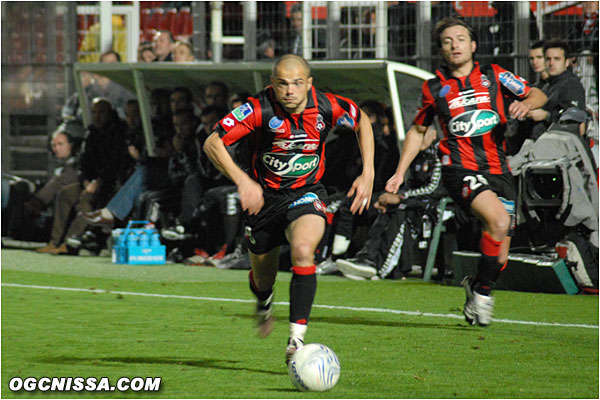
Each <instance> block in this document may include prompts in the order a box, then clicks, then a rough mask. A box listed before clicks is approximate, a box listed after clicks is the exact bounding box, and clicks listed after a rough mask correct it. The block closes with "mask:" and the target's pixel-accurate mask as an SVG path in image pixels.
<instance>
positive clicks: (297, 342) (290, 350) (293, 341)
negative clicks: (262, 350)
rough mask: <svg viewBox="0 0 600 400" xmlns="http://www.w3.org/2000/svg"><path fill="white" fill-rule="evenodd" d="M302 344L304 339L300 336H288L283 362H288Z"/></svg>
mask: <svg viewBox="0 0 600 400" xmlns="http://www.w3.org/2000/svg"><path fill="white" fill-rule="evenodd" d="M303 346H304V341H303V340H302V339H300V338H289V339H288V344H287V347H286V349H285V363H286V365H287V364H289V363H290V359H291V358H292V356H293V355H294V354H295V353H296V352H297V351H298V350H300V349H301V348H302V347H303Z"/></svg>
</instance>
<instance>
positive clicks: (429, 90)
mask: <svg viewBox="0 0 600 400" xmlns="http://www.w3.org/2000/svg"><path fill="white" fill-rule="evenodd" d="M530 90H531V88H530V87H529V86H528V85H527V82H526V81H525V80H524V79H522V78H520V77H519V76H516V75H514V74H513V73H512V72H510V71H507V70H505V69H503V68H502V67H500V66H498V65H496V64H490V65H485V66H482V67H480V66H479V63H477V62H475V63H474V67H473V70H472V71H471V73H470V74H469V75H467V76H464V77H460V78H456V77H453V76H452V75H451V73H450V71H449V70H448V69H447V68H440V69H438V70H437V71H436V77H435V78H432V79H430V80H428V81H426V82H424V83H423V87H422V104H421V108H420V109H419V111H418V112H417V115H416V117H415V119H414V121H413V123H414V124H416V125H422V126H429V125H431V124H432V123H433V119H434V117H435V116H438V119H439V122H440V125H441V128H442V131H443V132H444V139H442V140H441V141H440V145H439V150H440V159H441V161H442V165H445V166H449V165H451V166H456V167H461V168H464V169H468V170H474V171H483V172H487V173H490V174H504V173H508V172H510V167H509V166H508V163H507V161H506V141H505V139H504V131H505V130H506V122H507V116H508V111H507V110H508V106H509V105H510V103H511V102H512V101H513V100H516V99H518V98H523V97H525V96H526V95H527V93H528V92H529V91H530Z"/></svg>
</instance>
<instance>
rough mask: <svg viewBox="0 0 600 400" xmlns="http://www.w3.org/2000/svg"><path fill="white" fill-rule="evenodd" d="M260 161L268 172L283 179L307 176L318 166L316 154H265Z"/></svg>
mask: <svg viewBox="0 0 600 400" xmlns="http://www.w3.org/2000/svg"><path fill="white" fill-rule="evenodd" d="M261 159H262V162H263V164H264V165H265V167H267V169H268V170H269V171H271V172H273V173H274V174H276V175H279V176H282V177H285V178H299V177H302V176H305V175H308V174H310V173H311V172H313V171H314V170H315V169H317V167H318V166H319V156H318V155H316V154H280V153H265V154H263V155H262V157H261Z"/></svg>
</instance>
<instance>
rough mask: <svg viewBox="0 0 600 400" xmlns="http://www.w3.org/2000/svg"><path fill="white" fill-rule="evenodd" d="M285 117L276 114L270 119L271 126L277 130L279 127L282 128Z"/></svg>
mask: <svg viewBox="0 0 600 400" xmlns="http://www.w3.org/2000/svg"><path fill="white" fill-rule="evenodd" d="M283 122H284V121H283V119H282V118H279V117H278V116H275V117H273V118H271V119H270V120H269V128H271V129H273V130H276V129H277V128H281V126H282V125H283Z"/></svg>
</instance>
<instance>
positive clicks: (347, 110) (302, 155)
mask: <svg viewBox="0 0 600 400" xmlns="http://www.w3.org/2000/svg"><path fill="white" fill-rule="evenodd" d="M359 119H360V110H359V108H358V107H357V105H356V104H355V103H354V102H353V101H352V100H350V99H347V98H344V97H341V96H337V95H333V94H331V93H323V92H321V91H319V90H317V89H315V88H314V87H313V88H311V89H310V91H309V92H308V100H307V103H306V108H305V109H304V111H303V112H301V113H298V114H290V113H288V112H287V111H285V110H284V109H283V107H282V106H281V104H279V102H278V101H277V100H276V98H275V94H274V92H273V88H272V87H271V86H268V87H267V88H266V89H265V90H263V91H261V92H260V93H258V95H256V96H255V97H250V98H249V99H248V103H246V104H244V105H242V106H240V107H238V108H236V109H235V110H233V111H232V112H231V113H229V114H228V115H227V116H225V118H223V119H222V120H221V121H219V123H218V124H217V125H216V126H215V131H216V132H218V133H219V136H220V137H221V140H222V141H223V143H224V144H225V146H230V145H232V144H234V143H235V142H237V141H238V140H240V139H241V138H243V137H245V136H247V135H250V139H251V141H250V143H251V144H250V147H251V151H253V155H252V171H253V172H252V173H253V175H254V176H253V177H254V179H256V180H257V181H258V182H259V183H260V184H261V185H262V186H263V187H269V188H271V189H275V190H279V189H297V188H300V187H302V186H305V185H309V184H314V183H316V182H318V181H319V180H320V179H321V177H322V176H323V173H324V172H325V156H324V154H325V145H324V144H325V138H326V137H327V134H328V133H329V131H330V130H331V129H332V128H333V127H335V126H336V125H346V126H348V127H350V128H355V127H356V126H357V124H358V121H359Z"/></svg>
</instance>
